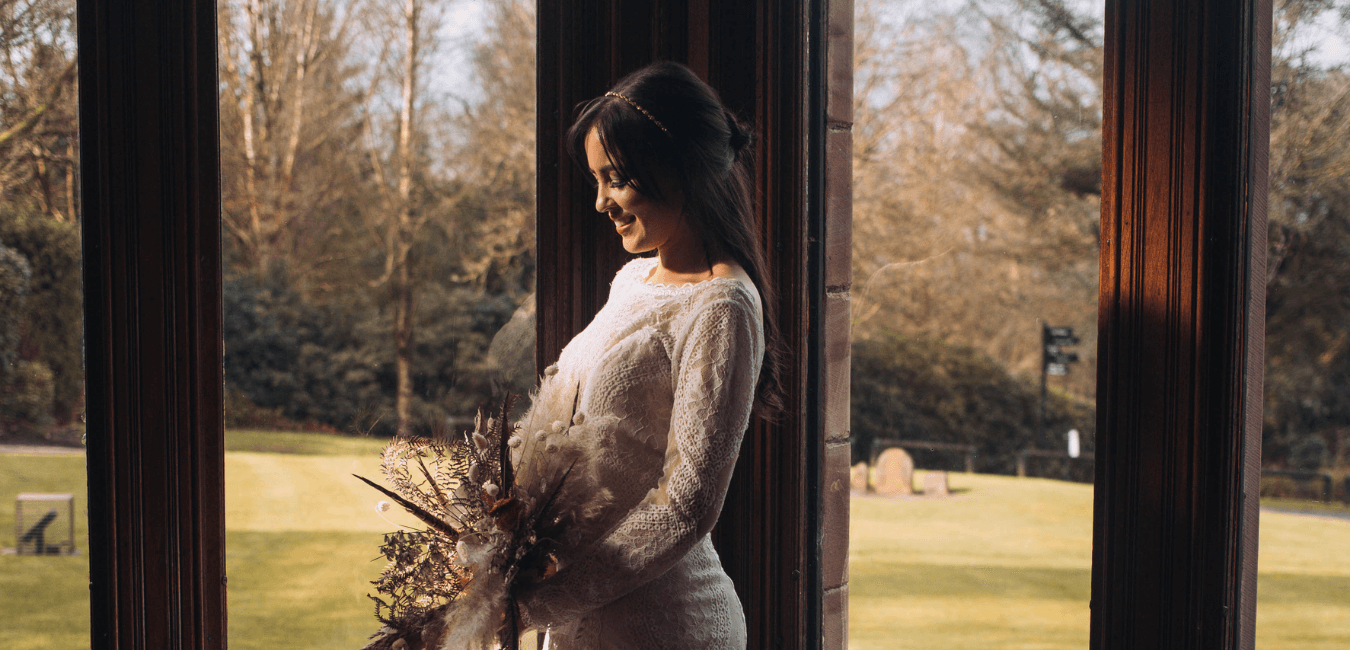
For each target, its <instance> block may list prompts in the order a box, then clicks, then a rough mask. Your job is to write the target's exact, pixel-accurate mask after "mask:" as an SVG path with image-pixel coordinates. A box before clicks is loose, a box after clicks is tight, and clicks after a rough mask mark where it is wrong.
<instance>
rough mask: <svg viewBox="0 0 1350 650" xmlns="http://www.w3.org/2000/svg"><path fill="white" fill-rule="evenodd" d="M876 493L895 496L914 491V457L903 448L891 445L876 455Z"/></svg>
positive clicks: (874, 488) (874, 487) (873, 487)
mask: <svg viewBox="0 0 1350 650" xmlns="http://www.w3.org/2000/svg"><path fill="white" fill-rule="evenodd" d="M872 489H873V490H876V493H877V494H881V495H885V496H895V495H897V494H913V493H914V459H912V458H910V457H909V454H908V453H906V452H905V450H903V449H901V448H899V447H891V448H890V449H887V450H886V451H883V452H881V455H880V456H877V482H876V483H875V484H873V485H872Z"/></svg>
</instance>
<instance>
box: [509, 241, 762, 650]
mask: <svg viewBox="0 0 1350 650" xmlns="http://www.w3.org/2000/svg"><path fill="white" fill-rule="evenodd" d="M655 264H656V260H655V259H653V258H640V259H636V260H633V261H632V262H630V263H629V264H628V265H626V266H625V267H624V268H623V269H622V270H621V271H619V273H618V275H617V276H615V279H614V283H613V286H612V287H611V290H610V295H609V300H608V301H607V302H606V304H605V306H604V308H603V309H601V310H600V312H599V313H598V314H596V316H595V319H594V320H593V321H592V322H591V324H590V325H589V326H587V327H586V329H585V330H584V331H582V332H581V333H580V334H578V335H577V336H576V338H574V339H572V341H571V342H570V343H568V345H567V347H565V348H564V349H563V351H562V354H561V355H560V357H559V360H558V363H557V365H556V366H554V367H550V368H549V370H548V372H547V373H546V377H545V379H544V381H543V383H542V384H541V386H540V391H539V394H538V395H537V396H536V400H535V406H534V407H533V408H534V409H540V408H546V405H548V404H550V403H560V402H565V403H566V404H567V405H568V406H571V405H573V404H575V412H576V417H575V418H574V422H575V424H576V426H573V427H571V429H570V432H569V435H570V436H571V437H572V438H573V439H574V441H575V442H576V443H577V444H578V446H579V447H580V448H581V449H582V450H584V451H583V452H582V453H581V455H580V460H579V461H578V465H579V466H582V470H581V471H583V472H584V476H586V477H587V479H586V480H587V481H588V482H591V484H592V485H593V486H594V487H595V489H601V490H608V491H609V493H610V499H609V500H608V502H607V505H605V506H604V507H603V508H602V509H601V511H600V512H599V513H598V514H597V515H596V516H595V518H594V519H593V521H592V522H591V523H590V524H588V525H587V526H585V527H581V528H580V529H579V530H578V531H576V536H575V538H573V539H570V540H566V543H565V545H564V548H563V550H562V551H560V557H559V571H558V573H557V574H555V575H553V576H552V577H550V578H548V579H546V580H544V581H543V582H542V583H540V584H539V585H538V586H537V587H535V588H533V589H530V590H527V591H526V592H525V593H523V594H522V595H521V607H522V612H523V615H524V616H525V618H526V622H527V623H528V624H531V625H534V626H539V627H543V626H548V627H549V628H550V639H551V643H552V646H553V647H555V648H587V649H594V648H609V647H614V648H625V649H634V648H670V649H672V650H675V649H679V650H688V649H693V648H737V647H744V645H745V624H744V617H743V614H742V611H741V606H740V602H739V601H738V600H737V598H736V594H735V592H734V591H733V590H732V586H731V581H730V579H728V578H727V577H726V574H725V572H723V571H722V568H721V564H720V562H719V561H718V559H717V556H716V553H715V552H714V551H713V548H712V544H711V541H710V540H709V537H708V533H709V531H710V530H711V529H712V527H713V524H714V523H715V522H716V520H717V516H718V514H719V512H720V511H721V508H722V500H723V498H724V497H725V495H726V489H727V484H728V482H729V481H730V479H731V472H732V468H733V467H734V466H735V461H736V455H737V452H738V451H739V449H740V444H741V439H742V437H743V435H744V433H745V430H746V427H747V425H748V423H749V419H750V407H751V404H752V402H753V400H754V393H755V385H756V382H757V380H758V377H759V368H760V363H761V360H762V359H763V355H764V335H763V328H762V323H761V319H760V306H759V296H758V294H757V293H756V291H755V288H754V287H753V286H749V285H747V284H746V283H744V282H742V281H740V280H737V279H733V278H714V279H712V280H708V281H705V282H700V283H697V284H688V285H680V286H673V285H660V284H649V283H647V282H646V281H645V280H646V278H647V277H648V276H649V275H650V273H651V271H652V269H653V268H654V266H655ZM528 417H529V416H527V418H528Z"/></svg>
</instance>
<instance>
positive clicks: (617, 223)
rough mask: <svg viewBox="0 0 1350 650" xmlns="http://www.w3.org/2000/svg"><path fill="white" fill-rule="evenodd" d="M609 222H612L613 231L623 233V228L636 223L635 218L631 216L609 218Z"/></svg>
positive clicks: (622, 215)
mask: <svg viewBox="0 0 1350 650" xmlns="http://www.w3.org/2000/svg"><path fill="white" fill-rule="evenodd" d="M610 221H613V222H614V230H615V231H618V232H623V230H624V229H625V228H627V227H628V226H631V225H633V222H635V221H637V217H635V216H633V215H631V214H620V215H619V216H617V217H610Z"/></svg>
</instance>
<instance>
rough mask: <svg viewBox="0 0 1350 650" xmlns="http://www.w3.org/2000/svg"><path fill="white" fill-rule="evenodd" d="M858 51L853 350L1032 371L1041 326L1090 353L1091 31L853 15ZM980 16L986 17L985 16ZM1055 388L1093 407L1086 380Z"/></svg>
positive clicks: (978, 12)
mask: <svg viewBox="0 0 1350 650" xmlns="http://www.w3.org/2000/svg"><path fill="white" fill-rule="evenodd" d="M859 7H860V11H859V19H858V31H857V34H856V41H855V45H856V50H855V70H856V75H857V77H856V80H855V118H856V120H857V123H856V127H855V141H854V188H855V189H854V231H855V238H854V267H855V269H854V276H855V277H857V278H859V279H860V280H861V284H862V288H861V292H860V296H859V299H858V300H857V301H856V308H855V314H854V326H855V332H856V335H857V337H858V338H863V339H865V338H868V337H870V336H872V335H874V333H875V331H876V329H877V328H878V327H881V324H882V323H886V324H887V325H886V326H887V327H895V328H898V329H899V331H900V332H902V333H904V334H905V335H906V336H912V337H916V338H925V339H929V338H931V339H936V340H941V341H946V342H951V343H960V344H966V345H972V346H975V347H977V348H978V349H980V350H981V351H983V352H985V353H986V354H989V355H990V356H992V357H993V358H996V359H998V360H1000V361H1001V362H1002V363H1004V364H1006V365H1007V366H1008V367H1009V368H1010V369H1011V370H1012V371H1013V372H1016V373H1024V374H1032V373H1035V372H1038V371H1039V363H1040V345H1039V343H1040V339H1039V331H1040V322H1041V321H1042V320H1045V321H1050V322H1051V324H1054V325H1068V326H1074V327H1075V328H1076V329H1077V330H1079V331H1081V332H1084V333H1085V334H1088V335H1087V336H1085V337H1084V343H1083V346H1082V347H1081V348H1080V352H1081V353H1082V354H1083V356H1084V357H1085V360H1086V361H1087V362H1088V363H1085V364H1084V366H1085V367H1090V364H1091V362H1092V360H1093V358H1094V356H1095V355H1094V353H1093V349H1094V347H1095V337H1094V336H1091V334H1090V333H1091V332H1092V331H1093V329H1094V328H1093V327H1092V325H1093V324H1094V323H1095V320H1096V318H1095V309H1096V288H1097V285H1096V271H1097V260H1096V255H1097V248H1096V243H1097V235H1098V234H1097V219H1098V217H1097V212H1098V204H1099V198H1098V194H1099V189H1097V187H1096V186H1095V183H1099V181H1097V180H1096V177H1099V176H1100V136H1099V133H1100V79H1096V80H1095V81H1094V79H1095V77H1096V76H1099V66H1100V27H1099V25H1096V24H1094V23H1092V22H1091V21H1083V20H1074V19H1071V18H1072V17H1071V16H1069V17H1065V16H1060V15H1058V14H1056V13H1055V10H1056V9H1057V8H1058V7H1059V5H1058V4H1057V3H1054V2H1049V1H1046V2H1035V3H1032V2H1023V3H1019V4H1018V5H1017V6H1016V8H1015V9H1013V10H1004V9H1002V8H1001V6H995V5H989V6H986V5H984V4H972V5H968V6H966V7H964V8H962V9H960V10H957V11H953V12H949V13H941V12H937V13H930V14H922V13H921V12H920V11H919V10H916V9H911V11H912V12H913V13H911V14H910V15H908V16H905V17H903V19H895V18H890V19H889V20H903V22H888V18H887V16H888V15H889V14H887V12H886V11H885V9H888V8H891V9H893V8H894V7H895V5H894V4H891V5H885V6H883V5H882V4H881V3H876V2H872V3H863V4H861V5H860V6H859ZM994 9H999V10H998V11H995V10H994ZM1068 380H1069V382H1068V384H1067V386H1068V387H1070V389H1071V390H1073V391H1074V392H1075V393H1077V394H1080V395H1084V396H1091V395H1092V394H1093V377H1092V373H1091V372H1078V373H1074V374H1073V375H1071V376H1070V377H1069V378H1068Z"/></svg>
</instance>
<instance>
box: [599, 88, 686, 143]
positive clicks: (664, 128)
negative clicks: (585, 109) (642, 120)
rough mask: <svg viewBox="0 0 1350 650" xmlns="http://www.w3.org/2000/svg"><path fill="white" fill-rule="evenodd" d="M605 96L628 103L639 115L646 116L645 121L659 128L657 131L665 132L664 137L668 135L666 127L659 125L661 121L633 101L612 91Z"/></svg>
mask: <svg viewBox="0 0 1350 650" xmlns="http://www.w3.org/2000/svg"><path fill="white" fill-rule="evenodd" d="M605 96H606V97H618V98H619V99H622V100H624V101H626V102H628V105H629V106H632V107H633V108H636V109H637V110H638V112H639V113H642V114H643V115H646V116H647V119H649V120H651V121H652V124H655V125H656V127H657V128H659V129H661V130H662V131H663V132H665V134H666V135H670V131H669V130H668V129H666V125H664V124H662V123H661V120H658V119H656V117H654V116H653V115H652V114H651V113H648V112H647V109H645V108H643V107H641V106H638V103H637V102H635V101H633V100H631V99H629V98H627V97H625V96H623V95H620V94H619V93H616V92H614V91H612V90H611V91H609V92H607V93H605Z"/></svg>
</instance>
